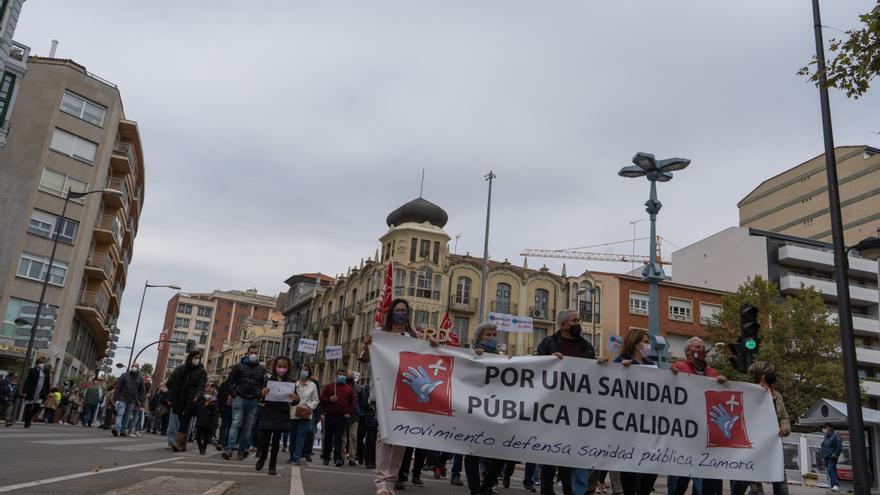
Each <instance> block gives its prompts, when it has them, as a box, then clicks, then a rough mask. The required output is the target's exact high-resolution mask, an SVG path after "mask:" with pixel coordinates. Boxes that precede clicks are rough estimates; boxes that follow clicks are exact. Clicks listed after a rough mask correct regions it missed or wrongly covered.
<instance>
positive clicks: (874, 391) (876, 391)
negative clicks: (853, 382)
mask: <svg viewBox="0 0 880 495" xmlns="http://www.w3.org/2000/svg"><path fill="white" fill-rule="evenodd" d="M861 383H862V388H863V389H864V390H865V395H867V396H868V397H880V381H874V380H862V382H861Z"/></svg>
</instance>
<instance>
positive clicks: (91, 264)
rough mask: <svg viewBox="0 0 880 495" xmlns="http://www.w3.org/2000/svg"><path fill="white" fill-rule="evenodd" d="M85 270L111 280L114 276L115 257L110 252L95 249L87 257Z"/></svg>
mask: <svg viewBox="0 0 880 495" xmlns="http://www.w3.org/2000/svg"><path fill="white" fill-rule="evenodd" d="M85 271H86V273H88V274H89V275H90V276H91V277H93V278H97V279H99V280H110V278H111V277H113V258H111V257H110V254H108V253H102V252H99V251H95V252H93V253H92V255H91V256H89V257H88V259H86V266H85Z"/></svg>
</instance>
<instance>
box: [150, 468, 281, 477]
mask: <svg viewBox="0 0 880 495" xmlns="http://www.w3.org/2000/svg"><path fill="white" fill-rule="evenodd" d="M142 471H144V472H147V473H189V474H222V475H224V476H230V475H231V476H266V473H256V472H254V473H235V472H229V471H215V470H213V469H174V468H146V469H142Z"/></svg>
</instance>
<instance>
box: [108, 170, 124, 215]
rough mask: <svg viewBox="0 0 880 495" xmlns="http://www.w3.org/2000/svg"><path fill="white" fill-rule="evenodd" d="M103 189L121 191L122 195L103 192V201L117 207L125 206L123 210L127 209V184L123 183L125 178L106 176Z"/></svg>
mask: <svg viewBox="0 0 880 495" xmlns="http://www.w3.org/2000/svg"><path fill="white" fill-rule="evenodd" d="M104 189H113V190H116V191H122V197H121V198H120V197H119V196H117V195H115V194H109V193H105V194H104V201H105V202H106V203H107V204H109V205H113V206H116V207H119V208H125V211H128V202H129V197H128V185H127V184H126V183H125V180H123V179H119V178H117V177H112V176H108V177H107V181H106V182H105V183H104Z"/></svg>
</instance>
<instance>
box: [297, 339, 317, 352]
mask: <svg viewBox="0 0 880 495" xmlns="http://www.w3.org/2000/svg"><path fill="white" fill-rule="evenodd" d="M296 350H297V351H299V352H304V353H306V354H317V352H318V341H317V340H312V339H304V338H300V339H299V345H298V346H297V348H296Z"/></svg>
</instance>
